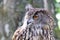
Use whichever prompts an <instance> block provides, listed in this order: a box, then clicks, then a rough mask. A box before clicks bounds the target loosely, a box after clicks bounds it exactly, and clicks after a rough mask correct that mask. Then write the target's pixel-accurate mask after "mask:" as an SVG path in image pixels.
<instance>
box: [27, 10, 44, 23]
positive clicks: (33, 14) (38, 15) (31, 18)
mask: <svg viewBox="0 0 60 40" xmlns="http://www.w3.org/2000/svg"><path fill="white" fill-rule="evenodd" d="M43 15H44V14H43V12H42V11H39V10H35V9H32V10H30V11H29V12H28V21H27V24H29V23H34V24H38V23H40V21H41V20H42V16H43Z"/></svg>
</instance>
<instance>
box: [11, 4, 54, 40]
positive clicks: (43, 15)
mask: <svg viewBox="0 0 60 40" xmlns="http://www.w3.org/2000/svg"><path fill="white" fill-rule="evenodd" d="M28 6H29V8H27V7H26V10H27V12H26V14H25V16H24V21H23V25H22V26H21V27H19V28H18V29H17V30H16V31H15V33H14V35H13V37H12V40H55V38H54V35H53V28H54V27H53V25H54V20H53V17H52V16H51V15H50V12H49V11H48V10H46V9H44V8H33V7H32V6H31V7H30V5H28Z"/></svg>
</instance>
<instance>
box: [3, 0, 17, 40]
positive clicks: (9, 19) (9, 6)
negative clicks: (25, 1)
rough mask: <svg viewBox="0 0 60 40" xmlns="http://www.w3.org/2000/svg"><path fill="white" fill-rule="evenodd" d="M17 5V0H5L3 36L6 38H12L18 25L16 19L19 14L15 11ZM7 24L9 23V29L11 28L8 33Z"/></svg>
mask: <svg viewBox="0 0 60 40" xmlns="http://www.w3.org/2000/svg"><path fill="white" fill-rule="evenodd" d="M15 7H16V0H3V10H4V12H3V14H2V27H3V34H4V35H3V36H4V37H5V40H11V37H12V35H13V32H14V30H15V27H16V22H15V20H16V18H17V15H16V13H15ZM4 15H6V16H4ZM14 18H15V19H14ZM16 21H17V20H16ZM6 24H8V25H9V27H7V30H9V33H8V35H7V33H6V31H7V30H5V28H6V26H5V25H6Z"/></svg>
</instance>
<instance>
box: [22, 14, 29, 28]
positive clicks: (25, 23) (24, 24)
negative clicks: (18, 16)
mask: <svg viewBox="0 0 60 40" xmlns="http://www.w3.org/2000/svg"><path fill="white" fill-rule="evenodd" d="M27 21H28V19H27V15H25V17H24V22H23V29H25V28H26V27H27Z"/></svg>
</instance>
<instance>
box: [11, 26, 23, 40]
mask: <svg viewBox="0 0 60 40" xmlns="http://www.w3.org/2000/svg"><path fill="white" fill-rule="evenodd" d="M22 31H23V30H22V27H18V28H17V30H16V31H15V32H14V35H13V37H12V40H16V38H17V37H18V35H20V34H22Z"/></svg>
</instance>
